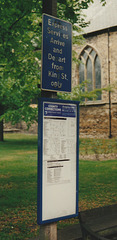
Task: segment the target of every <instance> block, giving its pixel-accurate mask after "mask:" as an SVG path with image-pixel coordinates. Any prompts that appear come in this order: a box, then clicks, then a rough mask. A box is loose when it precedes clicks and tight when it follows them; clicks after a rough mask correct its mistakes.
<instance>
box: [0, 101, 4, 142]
mask: <svg viewBox="0 0 117 240" xmlns="http://www.w3.org/2000/svg"><path fill="white" fill-rule="evenodd" d="M2 114H3V106H2V105H1V104H0V116H1V115H2ZM1 141H3V121H0V142H1Z"/></svg>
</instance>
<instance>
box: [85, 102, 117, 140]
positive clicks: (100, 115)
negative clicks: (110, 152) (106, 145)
mask: <svg viewBox="0 0 117 240" xmlns="http://www.w3.org/2000/svg"><path fill="white" fill-rule="evenodd" d="M116 107H117V105H116V106H115V105H113V106H112V111H111V114H112V118H111V135H112V137H117V108H116ZM109 134H110V119H109V105H108V104H102V105H89V106H80V137H95V138H104V137H105V138H108V137H109Z"/></svg>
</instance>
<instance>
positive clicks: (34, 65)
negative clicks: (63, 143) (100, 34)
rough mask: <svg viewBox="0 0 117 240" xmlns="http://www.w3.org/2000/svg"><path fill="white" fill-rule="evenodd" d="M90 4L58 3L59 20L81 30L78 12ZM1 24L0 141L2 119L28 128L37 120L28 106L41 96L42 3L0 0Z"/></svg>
mask: <svg viewBox="0 0 117 240" xmlns="http://www.w3.org/2000/svg"><path fill="white" fill-rule="evenodd" d="M100 1H101V2H105V1H104V0H100ZM91 2H93V0H85V1H81V0H79V1H76V0H73V1H70V0H58V3H57V14H58V17H59V18H62V19H65V20H68V21H70V22H71V23H72V24H73V29H74V30H77V29H78V28H79V29H80V27H84V26H85V25H86V23H85V17H83V16H82V14H81V9H82V8H87V7H88V6H89V4H90V3H91ZM0 23H1V26H0V140H3V119H5V120H6V121H11V122H12V123H13V124H15V123H17V122H19V121H21V120H23V121H25V122H26V123H27V125H28V126H30V124H31V123H32V122H33V121H35V120H37V109H36V108H32V107H31V106H30V104H31V103H32V100H33V99H37V97H38V96H39V94H40V89H39V88H38V87H37V85H38V84H40V76H41V74H40V72H41V71H40V70H41V61H40V60H41V35H42V32H41V31H42V30H41V26H42V0H27V1H24V0H20V1H15V0H0ZM76 23H77V24H78V27H77V26H76V25H75V24H76ZM74 39H75V41H79V40H80V38H79V37H77V38H76V37H75V38H74Z"/></svg>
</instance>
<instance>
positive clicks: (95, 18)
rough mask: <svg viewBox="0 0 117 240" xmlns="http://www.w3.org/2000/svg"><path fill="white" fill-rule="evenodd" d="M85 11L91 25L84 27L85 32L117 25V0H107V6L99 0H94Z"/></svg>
mask: <svg viewBox="0 0 117 240" xmlns="http://www.w3.org/2000/svg"><path fill="white" fill-rule="evenodd" d="M83 13H84V14H85V15H86V20H87V21H90V24H89V26H88V27H86V28H84V33H85V34H86V33H92V32H96V31H100V30H103V29H107V28H110V27H115V26H117V0H106V5H105V6H102V4H101V3H100V1H99V0H94V3H93V4H91V5H90V6H89V8H88V9H86V10H83Z"/></svg>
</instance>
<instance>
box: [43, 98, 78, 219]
mask: <svg viewBox="0 0 117 240" xmlns="http://www.w3.org/2000/svg"><path fill="white" fill-rule="evenodd" d="M42 135H43V137H42V146H43V147H42V149H43V150H42V221H47V220H49V219H57V218H61V217H64V216H70V215H75V214H76V209H77V206H76V204H78V203H76V192H77V170H76V168H77V144H78V143H77V105H76V104H71V103H60V102H51V101H50V102H46V101H45V102H43V127H42Z"/></svg>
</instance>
